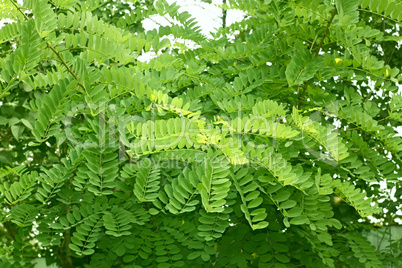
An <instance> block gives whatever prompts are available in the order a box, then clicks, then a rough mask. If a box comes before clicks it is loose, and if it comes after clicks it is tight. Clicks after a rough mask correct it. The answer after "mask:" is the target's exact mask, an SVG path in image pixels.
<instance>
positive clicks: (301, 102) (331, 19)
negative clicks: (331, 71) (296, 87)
mask: <svg viewBox="0 0 402 268" xmlns="http://www.w3.org/2000/svg"><path fill="white" fill-rule="evenodd" d="M335 15H336V7H335V9H334V11H333V12H332V15H331V18H330V19H329V21H328V23H327V27H326V28H325V31H324V33H323V35H322V37H321V41H320V44H319V45H318V47H317V50H316V52H315V55H314V57H317V56H318V53H320V50H321V47H322V44H323V43H324V39H325V37H327V33H328V30H329V26H331V23H332V21H333V20H334V17H335ZM310 81H311V79H310V80H309V81H307V82H306V83H305V84H304V88H303V92H302V94H301V96H300V99H299V103H298V104H297V109H298V110H300V108H301V106H302V105H303V101H304V95H306V91H307V87H308V84H309V83H310Z"/></svg>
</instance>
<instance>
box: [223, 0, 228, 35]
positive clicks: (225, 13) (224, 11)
mask: <svg viewBox="0 0 402 268" xmlns="http://www.w3.org/2000/svg"><path fill="white" fill-rule="evenodd" d="M222 4H223V7H222V28H226V16H227V12H228V11H227V9H226V7H225V6H226V0H223V2H222Z"/></svg>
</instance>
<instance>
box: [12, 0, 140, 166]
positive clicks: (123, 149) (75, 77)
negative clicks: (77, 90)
mask: <svg viewBox="0 0 402 268" xmlns="http://www.w3.org/2000/svg"><path fill="white" fill-rule="evenodd" d="M10 1H11V3H12V4H13V5H14V6H15V8H16V9H17V10H18V11H19V12H20V13H21V14H22V15H23V16H24V18H25V19H26V20H29V18H28V16H27V15H26V14H25V13H24V12H23V11H22V10H21V8H20V7H19V6H18V5H17V4H16V3H15V2H14V1H13V0H10ZM41 38H42V39H43V40H44V41H45V42H46V45H47V47H48V48H50V50H52V51H53V53H54V54H56V56H57V57H58V58H59V60H60V62H61V63H62V65H63V66H64V67H66V69H67V71H68V72H69V73H70V74H71V75H72V76H73V78H74V79H75V80H77V81H78V85H79V86H80V87H81V88H82V89H83V93H84V94H86V95H89V94H88V92H87V91H86V89H85V86H84V85H83V84H82V82H81V80H80V79H79V78H78V76H77V75H76V74H75V73H74V71H73V70H71V68H70V66H68V64H67V63H66V62H65V61H64V59H63V57H62V56H61V54H60V52H59V51H57V50H56V49H55V48H54V47H53V46H52V45H51V44H50V43H49V42H48V41H47V40H46V39H45V38H44V37H41ZM100 117H101V119H102V120H103V121H104V122H105V123H106V125H108V123H107V121H106V118H105V117H104V116H103V114H102V113H100ZM109 129H110V130H112V128H110V127H109ZM114 136H115V137H116V139H117V140H118V142H119V145H120V146H121V148H120V149H121V151H122V152H124V153H125V156H126V158H127V159H128V160H129V161H130V163H131V162H132V159H131V157H130V155H129V154H128V153H127V152H126V148H125V147H124V145H123V143H122V142H121V140H120V139H119V137H118V136H117V134H116V133H114Z"/></svg>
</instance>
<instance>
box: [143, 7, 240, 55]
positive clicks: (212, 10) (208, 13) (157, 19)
mask: <svg viewBox="0 0 402 268" xmlns="http://www.w3.org/2000/svg"><path fill="white" fill-rule="evenodd" d="M167 2H168V3H169V4H172V3H174V2H176V3H177V4H178V5H180V9H179V12H185V11H187V12H188V13H190V14H191V16H192V17H193V18H195V19H196V21H197V25H198V26H200V27H201V33H202V34H203V35H205V36H206V37H208V38H211V37H212V35H211V34H210V33H211V32H212V33H214V32H216V31H217V29H219V28H220V27H221V26H222V9H221V8H220V5H222V3H223V2H222V0H212V3H211V4H207V3H204V2H200V1H199V0H181V1H173V0H167ZM244 16H245V13H244V12H243V11H240V10H228V11H227V16H226V26H230V25H231V24H232V23H235V22H240V21H242V20H243V18H244ZM171 22H173V23H178V22H177V21H176V20H174V19H172V18H171V17H170V16H169V15H165V16H160V15H158V14H155V15H153V16H151V17H150V18H147V19H145V20H144V21H143V23H142V25H143V27H144V29H145V31H150V30H153V29H159V27H160V26H170V25H171ZM168 38H169V40H170V42H171V43H172V44H173V45H174V44H175V43H176V42H178V43H184V44H185V45H186V46H187V47H189V48H195V47H196V44H195V43H193V42H191V41H190V40H182V39H174V38H173V36H168ZM153 57H155V54H154V53H152V52H147V53H143V54H142V55H141V56H140V57H138V58H137V59H138V60H139V61H142V62H148V61H149V60H150V59H151V58H153Z"/></svg>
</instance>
